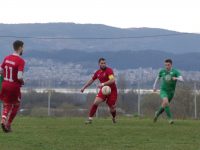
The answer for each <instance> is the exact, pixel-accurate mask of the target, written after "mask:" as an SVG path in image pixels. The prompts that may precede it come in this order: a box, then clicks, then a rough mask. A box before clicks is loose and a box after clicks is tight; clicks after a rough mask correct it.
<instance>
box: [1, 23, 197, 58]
mask: <svg viewBox="0 0 200 150" xmlns="http://www.w3.org/2000/svg"><path fill="white" fill-rule="evenodd" d="M174 34H175V35H174ZM176 34H181V33H179V32H175V31H169V30H164V29H155V28H127V29H122V28H116V27H110V26H106V25H101V24H74V23H46V24H0V39H1V40H0V49H1V52H2V56H5V55H6V54H8V53H9V51H10V49H11V47H12V46H11V44H12V41H13V40H15V39H22V40H24V41H25V43H26V47H25V48H26V50H27V51H29V50H40V51H48V52H51V51H57V50H63V49H74V50H80V51H90V52H96V51H127V50H130V51H144V50H157V51H163V52H173V53H186V52H200V42H199V41H200V35H199V34H192V33H188V34H181V35H176ZM155 35H171V36H158V37H154V36H155ZM13 36H14V37H13ZM17 37H21V38H17ZM23 37H27V38H23ZM38 37H39V38H38ZM49 37H50V39H41V38H49ZM63 37H64V38H67V39H62V38H63ZM121 37H122V38H121ZM123 37H125V38H123ZM130 37H133V38H130ZM52 38H53V39H52ZM55 38H58V39H55ZM85 38H86V39H85ZM112 38H117V39H112ZM118 38H119V39H118Z"/></svg>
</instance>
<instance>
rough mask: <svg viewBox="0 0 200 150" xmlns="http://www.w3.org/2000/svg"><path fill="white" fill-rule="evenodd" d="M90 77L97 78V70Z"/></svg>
mask: <svg viewBox="0 0 200 150" xmlns="http://www.w3.org/2000/svg"><path fill="white" fill-rule="evenodd" d="M92 79H93V80H96V79H97V71H96V72H95V73H94V75H93V76H92Z"/></svg>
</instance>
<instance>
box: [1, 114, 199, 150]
mask: <svg viewBox="0 0 200 150" xmlns="http://www.w3.org/2000/svg"><path fill="white" fill-rule="evenodd" d="M13 130H14V131H13V132H12V133H9V134H5V133H3V132H2V131H0V150H200V121H192V120H191V121H182V120H178V121H176V122H175V124H174V125H169V124H168V122H167V121H166V120H159V121H158V122H157V123H156V124H154V123H152V120H150V119H137V118H120V119H119V120H118V123H117V124H112V123H111V120H110V119H96V120H94V122H93V124H92V125H85V124H84V118H29V117H18V118H17V119H16V120H15V122H14V124H13Z"/></svg>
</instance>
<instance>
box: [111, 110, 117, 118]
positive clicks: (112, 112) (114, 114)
mask: <svg viewBox="0 0 200 150" xmlns="http://www.w3.org/2000/svg"><path fill="white" fill-rule="evenodd" d="M110 113H111V115H112V117H113V118H115V117H116V110H115V111H111V112H110Z"/></svg>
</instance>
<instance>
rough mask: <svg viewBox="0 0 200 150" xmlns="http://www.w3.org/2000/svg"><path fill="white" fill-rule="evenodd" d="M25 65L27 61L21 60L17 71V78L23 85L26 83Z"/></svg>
mask: <svg viewBox="0 0 200 150" xmlns="http://www.w3.org/2000/svg"><path fill="white" fill-rule="evenodd" d="M24 66H25V62H24V61H21V62H20V65H19V66H18V73H17V79H18V80H19V82H21V84H22V85H24Z"/></svg>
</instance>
